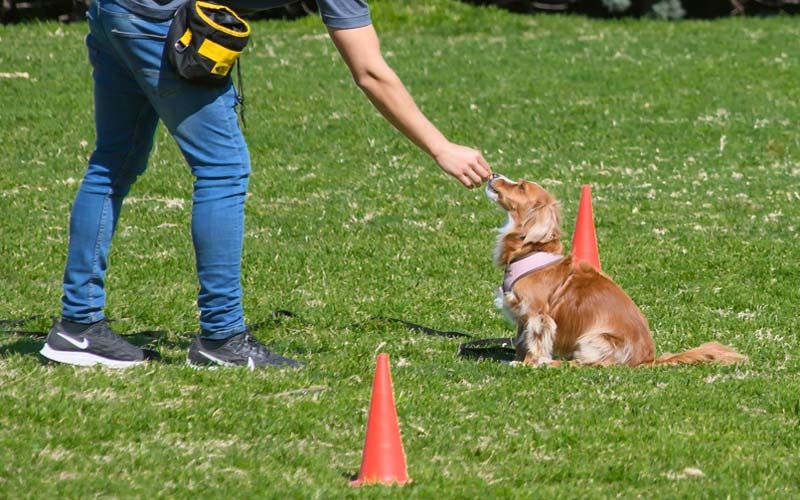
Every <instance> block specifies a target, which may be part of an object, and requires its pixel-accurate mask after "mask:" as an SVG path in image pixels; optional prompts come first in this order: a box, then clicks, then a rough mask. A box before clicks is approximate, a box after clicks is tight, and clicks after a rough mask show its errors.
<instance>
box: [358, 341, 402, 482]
mask: <svg viewBox="0 0 800 500" xmlns="http://www.w3.org/2000/svg"><path fill="white" fill-rule="evenodd" d="M408 481H410V479H409V478H408V473H407V472H406V456H405V454H404V453H403V443H402V441H401V439H400V427H399V426H398V425H397V410H396V409H395V407H394V396H392V375H391V373H390V372H389V355H388V354H386V353H381V354H379V355H378V366H377V368H376V369H375V380H374V381H373V382H372V401H371V402H370V404H369V417H368V420H367V436H366V438H365V439H364V453H363V455H362V456H361V470H360V471H359V473H358V479H356V480H355V481H353V482H351V483H350V486H361V485H362V484H374V483H377V484H394V483H397V484H405V483H407V482H408Z"/></svg>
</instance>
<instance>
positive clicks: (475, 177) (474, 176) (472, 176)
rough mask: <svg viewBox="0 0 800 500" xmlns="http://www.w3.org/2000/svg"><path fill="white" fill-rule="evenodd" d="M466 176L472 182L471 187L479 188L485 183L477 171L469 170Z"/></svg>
mask: <svg viewBox="0 0 800 500" xmlns="http://www.w3.org/2000/svg"><path fill="white" fill-rule="evenodd" d="M466 176H467V178H468V179H469V180H470V184H471V185H470V186H469V187H478V186H480V185H481V183H482V182H483V179H482V178H481V176H480V175H479V174H478V173H477V172H475V170H467V172H466Z"/></svg>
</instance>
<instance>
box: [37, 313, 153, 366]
mask: <svg viewBox="0 0 800 500" xmlns="http://www.w3.org/2000/svg"><path fill="white" fill-rule="evenodd" d="M40 354H41V355H42V356H44V357H45V358H47V359H52V360H53V361H58V362H59V363H68V364H71V365H80V366H91V365H97V364H100V365H105V366H108V367H111V368H128V367H131V366H135V365H138V364H141V363H143V362H144V360H145V358H146V356H145V352H144V351H143V350H142V349H139V348H138V347H136V346H135V345H133V344H130V343H129V342H128V341H127V340H125V339H123V338H122V337H120V336H119V335H117V334H116V333H114V332H112V331H111V328H109V326H108V322H107V321H106V320H102V321H99V322H97V323H95V324H93V325H92V326H90V327H89V328H88V329H87V330H86V331H84V332H83V333H81V334H77V335H70V334H69V333H67V332H66V330H64V328H63V326H62V325H61V322H60V321H58V322H56V323H55V324H54V325H53V328H51V329H50V333H49V334H48V335H47V341H46V342H45V344H44V347H43V348H42V350H41V351H40Z"/></svg>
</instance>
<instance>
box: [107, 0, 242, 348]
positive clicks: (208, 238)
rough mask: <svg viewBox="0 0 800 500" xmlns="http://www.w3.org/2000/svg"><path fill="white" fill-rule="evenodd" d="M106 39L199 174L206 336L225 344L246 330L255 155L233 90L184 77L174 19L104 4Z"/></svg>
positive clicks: (195, 235) (196, 215)
mask: <svg viewBox="0 0 800 500" xmlns="http://www.w3.org/2000/svg"><path fill="white" fill-rule="evenodd" d="M102 9H103V13H105V14H106V19H108V20H109V23H112V24H113V26H112V33H111V34H110V35H109V38H110V41H111V43H112V44H113V45H115V46H116V47H118V48H119V49H120V52H122V51H123V49H124V53H125V57H126V63H127V66H128V67H129V68H130V69H131V70H132V71H133V74H134V77H135V78H136V81H137V83H138V85H139V87H140V88H141V89H142V91H144V93H145V94H146V95H147V97H148V99H149V101H150V103H151V104H152V106H153V107H154V108H155V110H156V112H157V114H158V116H159V117H160V118H161V120H162V121H163V122H164V124H165V125H166V126H167V128H168V129H169V131H170V133H171V134H172V136H173V137H174V138H175V140H176V142H177V144H178V146H179V148H180V149H181V152H182V153H183V156H184V158H185V159H186V161H187V162H188V164H189V166H190V168H191V171H192V174H193V175H194V176H195V182H194V194H193V199H192V201H193V204H192V239H193V242H194V247H195V257H196V263H197V275H198V279H199V282H200V292H199V295H198V305H199V308H200V327H201V332H202V335H203V336H204V337H207V338H214V339H223V338H227V337H230V336H232V335H235V334H237V333H241V332H243V331H244V329H245V322H244V311H243V308H242V288H241V282H240V274H241V256H242V240H243V235H244V200H245V197H246V195H247V184H248V176H249V174H250V157H249V154H248V151H247V146H246V144H245V141H244V137H243V135H242V132H241V130H240V129H239V125H238V121H237V116H236V111H235V104H236V96H235V91H234V89H233V85H231V83H230V82H227V83H226V84H225V85H223V86H220V87H209V86H203V85H198V84H196V83H192V82H188V81H186V80H185V79H183V78H181V77H180V76H179V75H178V74H177V73H176V72H175V71H174V69H173V68H172V66H171V64H170V63H169V61H168V60H167V58H166V55H165V50H164V38H165V37H166V34H167V32H168V31H169V21H166V22H157V21H148V20H146V19H143V18H141V17H138V16H135V15H132V14H131V13H130V12H127V11H126V10H125V9H124V8H122V7H120V6H118V5H116V4H113V3H110V2H109V3H106V4H104V5H102Z"/></svg>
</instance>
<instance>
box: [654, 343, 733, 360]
mask: <svg viewBox="0 0 800 500" xmlns="http://www.w3.org/2000/svg"><path fill="white" fill-rule="evenodd" d="M747 359H748V358H747V356H745V355H744V354H739V353H738V352H736V351H734V350H733V349H731V348H730V347H728V346H725V345H722V344H720V343H717V342H706V343H705V344H703V345H701V346H700V347H695V348H694V349H689V350H688V351H685V352H682V353H679V354H672V353H667V354H664V355H662V356H659V357H658V358H656V359H655V360H654V361H653V362H652V364H653V365H694V364H697V363H722V364H723V365H730V364H732V363H738V362H739V361H747Z"/></svg>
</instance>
